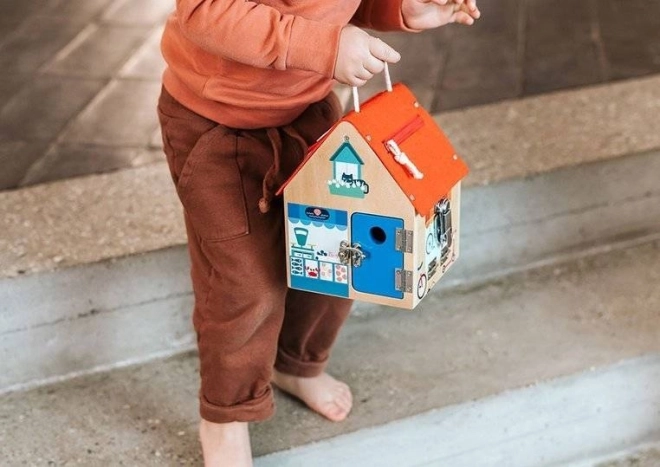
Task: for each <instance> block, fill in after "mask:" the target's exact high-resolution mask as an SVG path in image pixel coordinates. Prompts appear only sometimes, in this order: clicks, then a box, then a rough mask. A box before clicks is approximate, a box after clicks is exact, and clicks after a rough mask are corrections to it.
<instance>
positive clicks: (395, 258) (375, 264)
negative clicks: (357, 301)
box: [351, 212, 403, 298]
mask: <svg viewBox="0 0 660 467" xmlns="http://www.w3.org/2000/svg"><path fill="white" fill-rule="evenodd" d="M396 229H403V220H402V219H397V218H394V217H385V216H376V215H374V214H364V213H361V212H356V213H354V214H353V215H352V216H351V243H353V244H355V243H359V244H360V248H361V249H362V252H363V253H364V259H363V260H362V264H361V265H360V266H359V267H355V266H353V268H352V277H353V288H354V289H355V290H357V291H358V292H363V293H368V294H373V295H380V296H383V297H392V298H403V292H400V291H398V290H396V288H395V277H396V276H395V270H396V269H403V252H402V251H396Z"/></svg>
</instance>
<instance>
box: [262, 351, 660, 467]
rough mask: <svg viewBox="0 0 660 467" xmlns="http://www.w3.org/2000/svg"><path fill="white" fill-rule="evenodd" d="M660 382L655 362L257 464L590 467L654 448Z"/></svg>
mask: <svg viewBox="0 0 660 467" xmlns="http://www.w3.org/2000/svg"><path fill="white" fill-rule="evenodd" d="M658 378H660V356H658V355H654V356H652V357H648V358H643V359H638V360H632V361H628V362H625V363H622V364H619V365H614V366H613V367H609V368H605V369H602V370H600V371H591V372H587V373H585V374H579V375H576V376H572V377H568V378H562V379H559V380H556V381H553V382H550V383H546V384H542V385H536V386H533V387H530V388H525V389H521V390H517V391H512V392H507V393H504V394H501V395H498V396H495V397H491V398H487V399H485V400H480V401H476V402H467V403H465V404H462V405H457V406H451V407H447V408H444V409H441V410H435V411H432V412H429V413H426V414H423V415H418V416H415V417H411V418H408V419H405V420H401V421H397V422H393V423H389V424H386V425H383V426H379V427H375V428H369V429H365V430H361V431H358V432H356V433H352V434H348V435H342V436H338V437H336V438H332V439H329V440H325V441H321V442H318V443H313V444H310V445H307V446H303V447H300V448H296V449H292V450H290V451H283V452H280V453H277V454H271V455H268V456H265V457H262V458H260V459H257V461H256V462H255V465H256V467H276V466H277V467H305V466H309V465H314V466H318V467H333V466H337V465H360V466H364V467H371V466H373V467H388V466H391V467H400V466H410V467H414V466H416V467H422V466H432V465H442V466H448V467H449V466H451V467H472V466H483V467H487V466H500V465H512V466H513V465H515V466H516V467H540V466H552V465H564V466H568V465H569V464H570V465H574V467H577V463H579V464H582V466H583V467H586V466H587V465H589V466H593V465H595V463H594V462H593V459H594V458H596V457H600V458H601V460H602V457H603V454H610V455H611V454H613V453H616V452H617V450H620V449H624V448H630V447H633V446H637V445H638V444H640V443H648V442H650V441H656V442H658V441H660V426H658V423H657V413H658V412H660V389H659V388H658V385H657V381H658ZM587 459H591V461H590V460H587ZM656 459H657V457H656ZM648 465H649V467H650V466H651V465H652V464H648Z"/></svg>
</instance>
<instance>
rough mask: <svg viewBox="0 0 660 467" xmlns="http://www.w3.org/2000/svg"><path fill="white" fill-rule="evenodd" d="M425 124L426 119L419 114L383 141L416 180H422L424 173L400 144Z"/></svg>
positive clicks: (395, 158)
mask: <svg viewBox="0 0 660 467" xmlns="http://www.w3.org/2000/svg"><path fill="white" fill-rule="evenodd" d="M423 126H424V120H422V117H420V116H419V115H416V116H415V118H413V119H412V120H410V121H409V122H408V123H406V124H405V125H404V126H403V127H401V128H400V129H399V130H397V131H396V133H394V134H393V135H392V136H390V137H389V138H386V139H385V141H383V144H384V145H385V148H386V149H387V151H388V152H389V153H390V154H392V156H394V160H395V161H397V162H398V163H399V164H401V165H402V166H403V167H404V168H405V169H406V170H407V171H408V173H410V175H412V176H413V178H415V179H416V180H421V179H422V178H424V174H423V173H422V172H420V170H419V169H418V168H417V166H416V165H415V164H414V163H413V161H411V160H410V158H409V157H408V155H407V154H406V153H405V152H403V151H402V150H401V148H400V147H399V144H402V143H403V142H404V141H405V140H407V139H408V138H409V137H410V136H412V135H413V134H414V133H415V132H416V131H417V130H419V129H420V128H422V127H423Z"/></svg>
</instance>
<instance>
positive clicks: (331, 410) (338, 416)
mask: <svg viewBox="0 0 660 467" xmlns="http://www.w3.org/2000/svg"><path fill="white" fill-rule="evenodd" d="M323 415H325V416H326V417H327V418H328V419H330V420H332V421H333V422H341V421H342V420H344V419H345V418H346V416H347V415H348V410H346V409H345V408H344V407H342V406H341V405H340V404H338V403H337V402H331V403H329V404H327V405H326V406H325V407H324V409H323Z"/></svg>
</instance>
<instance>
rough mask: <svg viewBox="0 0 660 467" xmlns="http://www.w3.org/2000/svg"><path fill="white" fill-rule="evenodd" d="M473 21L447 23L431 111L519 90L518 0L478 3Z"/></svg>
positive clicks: (477, 102) (468, 103)
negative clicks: (468, 23) (471, 23)
mask: <svg viewBox="0 0 660 467" xmlns="http://www.w3.org/2000/svg"><path fill="white" fill-rule="evenodd" d="M480 8H481V9H482V14H483V16H482V18H481V19H480V20H479V21H477V23H476V24H475V25H474V26H471V27H465V26H459V25H452V26H450V27H449V28H448V31H449V32H450V37H449V39H448V40H444V41H443V44H442V45H443V47H444V48H445V49H447V50H448V54H449V56H448V60H447V64H446V67H445V71H444V73H443V74H442V76H441V80H440V81H439V82H438V85H437V87H436V90H437V92H436V95H435V99H434V101H433V105H432V108H431V110H432V111H434V112H437V111H440V110H450V109H454V108H457V107H466V106H470V105H478V104H485V103H489V102H493V101H495V100H501V99H502V98H510V97H517V96H518V95H519V94H520V92H521V86H520V80H521V68H520V63H519V47H518V44H519V41H520V25H519V21H518V19H519V17H520V13H521V0H502V1H500V2H488V3H483V2H482V3H481V4H480Z"/></svg>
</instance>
